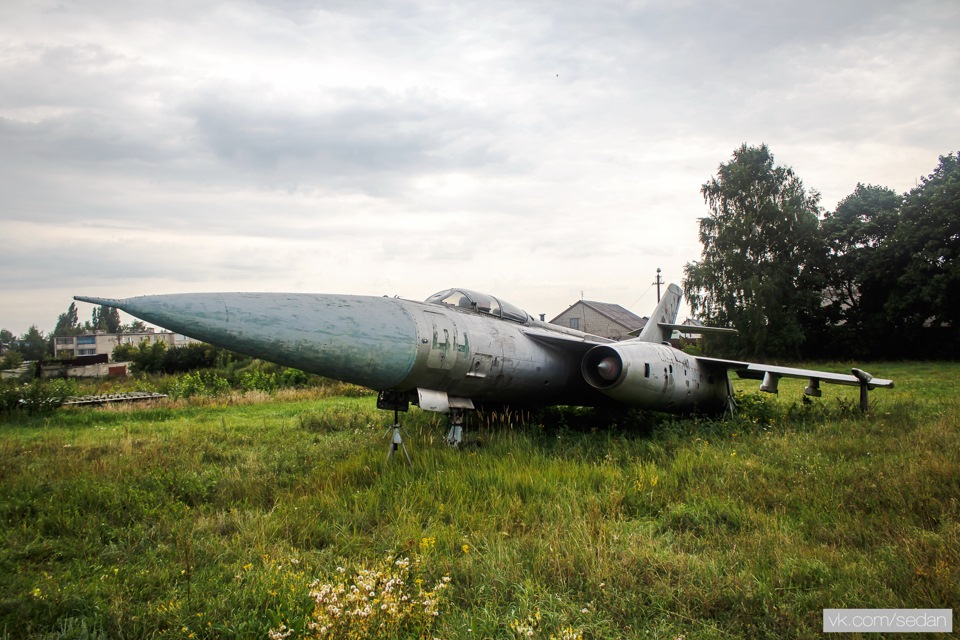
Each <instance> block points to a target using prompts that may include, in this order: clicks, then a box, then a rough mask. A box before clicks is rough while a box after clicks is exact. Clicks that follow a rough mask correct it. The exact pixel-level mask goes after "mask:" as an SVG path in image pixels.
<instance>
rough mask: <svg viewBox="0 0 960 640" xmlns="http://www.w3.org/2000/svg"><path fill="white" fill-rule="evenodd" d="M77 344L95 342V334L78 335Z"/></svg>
mask: <svg viewBox="0 0 960 640" xmlns="http://www.w3.org/2000/svg"><path fill="white" fill-rule="evenodd" d="M77 344H97V336H80V337H79V338H77Z"/></svg>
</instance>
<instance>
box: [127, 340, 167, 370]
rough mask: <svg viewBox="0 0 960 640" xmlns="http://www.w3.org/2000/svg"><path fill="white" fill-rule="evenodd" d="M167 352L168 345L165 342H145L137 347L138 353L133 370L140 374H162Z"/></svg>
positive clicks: (134, 359) (135, 356)
mask: <svg viewBox="0 0 960 640" xmlns="http://www.w3.org/2000/svg"><path fill="white" fill-rule="evenodd" d="M166 351H167V343H166V342H164V341H163V340H160V341H158V342H153V343H151V342H148V341H146V340H144V341H143V342H141V343H140V344H139V345H137V353H136V354H135V355H134V357H133V370H134V371H136V372H138V373H160V372H161V371H163V358H164V356H165V354H166Z"/></svg>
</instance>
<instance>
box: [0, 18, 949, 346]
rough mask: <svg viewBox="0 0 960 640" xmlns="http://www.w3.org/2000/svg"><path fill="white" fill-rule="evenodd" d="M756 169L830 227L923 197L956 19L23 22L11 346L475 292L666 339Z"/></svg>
mask: <svg viewBox="0 0 960 640" xmlns="http://www.w3.org/2000/svg"><path fill="white" fill-rule="evenodd" d="M744 142H746V143H749V144H754V145H757V144H760V143H767V144H768V145H769V146H770V148H771V149H772V151H773V153H774V155H775V157H776V160H777V162H778V164H784V165H789V166H792V167H793V168H794V170H795V171H796V172H797V174H798V175H799V176H800V177H801V178H802V179H803V181H804V184H805V185H806V186H807V188H808V189H815V190H817V191H819V192H820V193H821V194H822V195H823V200H822V205H823V206H824V208H825V209H826V210H832V209H833V208H834V207H835V206H836V204H837V202H838V201H839V200H840V199H842V198H843V197H845V196H846V195H848V194H850V193H851V192H852V191H853V189H854V187H855V186H856V184H857V182H863V183H870V184H878V185H885V186H888V187H891V188H893V189H895V190H897V191H901V192H902V191H906V190H908V189H910V188H912V187H914V186H915V184H916V182H917V180H918V179H919V178H920V177H921V176H923V175H926V174H929V173H930V172H932V171H933V169H934V168H935V167H936V165H937V162H938V160H937V159H938V156H940V155H944V154H947V153H950V152H956V151H958V149H960V2H957V0H925V1H918V2H891V1H877V0H871V1H867V0H861V1H856V2H853V1H844V0H806V1H804V2H797V1H795V0H791V1H789V2H781V1H776V0H772V1H771V0H762V1H761V0H756V1H747V0H729V1H725V0H710V1H703V2H701V1H683V0H671V1H666V0H658V1H653V0H651V1H644V0H639V1H635V2H597V1H593V2H581V1H577V2H561V1H554V2H515V1H512V0H511V1H508V2H498V1H496V0H485V1H483V2H452V1H447V2H440V1H433V0H411V1H408V2H392V3H387V2H366V1H364V0H334V1H330V2H313V1H311V0H278V1H272V0H263V1H261V2H254V1H243V0H230V1H229V2H228V1H224V2H202V1H201V2H198V1H197V0H190V1H189V2H187V1H178V0H162V1H156V2H150V1H138V2H129V1H112V0H91V1H82V0H78V1H69V0H62V1H49V2H48V1H44V0H4V1H3V2H2V3H0V225H2V227H0V228H2V234H0V238H2V242H0V327H3V328H7V329H10V330H11V331H13V332H14V333H17V334H20V333H23V332H24V331H26V330H27V328H28V327H29V326H30V325H31V324H37V325H38V326H39V328H40V329H41V330H43V331H45V332H48V331H50V330H52V329H53V326H54V323H55V321H56V317H57V315H58V314H59V313H61V312H63V311H64V310H66V308H67V306H68V305H69V304H70V302H71V296H72V295H74V294H85V295H98V296H107V297H126V296H133V295H140V294H155V293H174V292H191V291H303V292H321V293H323V292H329V293H358V294H371V295H383V294H387V295H400V296H401V297H405V298H412V299H423V298H425V297H426V296H428V295H430V294H431V293H434V292H435V291H438V290H440V289H444V288H447V287H450V286H463V287H468V288H473V289H477V290H481V291H486V292H489V293H492V294H494V295H497V296H499V297H502V298H504V299H506V300H508V301H510V302H513V303H514V304H516V305H518V306H520V307H523V308H525V309H526V310H527V311H528V312H530V313H532V314H535V315H536V314H539V313H545V314H547V316H548V319H549V318H551V317H553V316H555V315H557V314H559V313H560V312H561V311H563V310H564V309H565V308H566V307H567V306H569V305H570V304H572V303H574V302H575V301H576V300H578V299H579V298H580V297H581V292H582V295H583V297H585V298H587V299H592V300H601V301H606V302H615V303H619V304H621V305H623V306H626V307H628V308H630V309H631V310H633V311H634V312H636V313H638V314H639V315H647V314H648V313H649V311H650V310H651V309H652V307H653V305H654V304H655V303H656V293H655V290H654V289H653V288H652V287H651V283H652V282H653V279H654V275H655V270H656V268H657V267H661V268H662V269H663V274H664V277H665V278H666V280H667V281H668V282H678V283H679V281H680V279H681V278H682V276H683V265H684V264H685V263H687V262H689V261H692V260H696V259H698V258H699V255H700V249H701V247H700V244H699V242H698V240H697V219H698V218H699V217H702V216H704V215H706V208H705V206H704V204H703V198H702V197H701V195H700V186H701V185H702V184H703V183H704V182H706V181H707V180H708V179H709V178H710V177H711V176H712V175H714V174H715V172H716V169H717V166H718V165H719V164H720V163H721V162H726V161H728V160H729V159H730V157H731V154H732V152H733V150H734V149H735V148H736V147H738V146H739V145H740V144H742V143H744ZM78 307H79V309H80V319H81V321H83V320H86V319H89V317H90V312H91V309H92V307H91V305H88V304H84V303H80V304H78Z"/></svg>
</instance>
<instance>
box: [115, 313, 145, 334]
mask: <svg viewBox="0 0 960 640" xmlns="http://www.w3.org/2000/svg"><path fill="white" fill-rule="evenodd" d="M118 315H119V314H118ZM120 331H121V332H123V333H145V332H146V331H147V325H145V324H144V323H143V322H142V321H141V320H134V321H133V322H131V323H130V324H125V325H123V326H121V327H120Z"/></svg>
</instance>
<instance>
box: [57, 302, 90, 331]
mask: <svg viewBox="0 0 960 640" xmlns="http://www.w3.org/2000/svg"><path fill="white" fill-rule="evenodd" d="M82 332H83V329H82V328H81V327H80V320H79V318H78V317H77V303H76V302H71V303H70V306H69V307H67V310H66V311H65V312H64V313H61V314H60V315H59V316H58V317H57V325H56V326H55V327H54V328H53V335H55V336H75V335H77V334H79V333H82Z"/></svg>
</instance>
